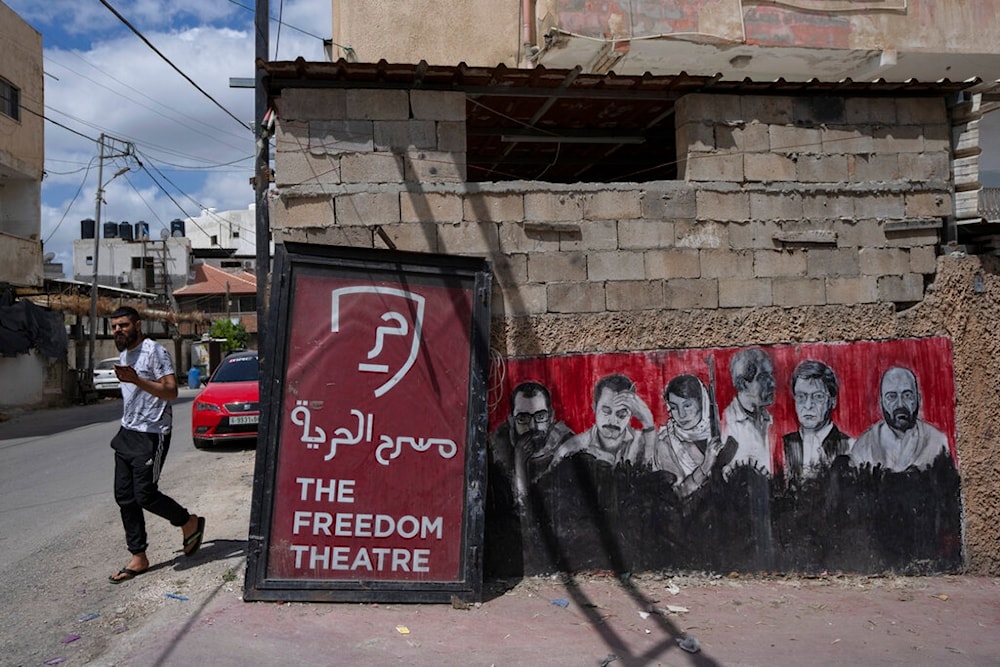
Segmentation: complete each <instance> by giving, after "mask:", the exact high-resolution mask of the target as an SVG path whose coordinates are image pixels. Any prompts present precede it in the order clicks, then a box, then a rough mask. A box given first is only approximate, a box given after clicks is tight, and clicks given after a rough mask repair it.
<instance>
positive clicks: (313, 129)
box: [309, 120, 375, 155]
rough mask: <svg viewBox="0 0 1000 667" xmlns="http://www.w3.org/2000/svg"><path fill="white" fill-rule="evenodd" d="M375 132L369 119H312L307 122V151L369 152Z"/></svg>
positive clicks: (372, 146)
mask: <svg viewBox="0 0 1000 667" xmlns="http://www.w3.org/2000/svg"><path fill="white" fill-rule="evenodd" d="M374 145H375V134H374V129H373V128H372V124H371V122H370V121H363V120H331V121H319V120H314V121H311V122H310V123H309V152H310V153H312V154H313V155H341V154H343V153H370V152H371V151H372V150H374Z"/></svg>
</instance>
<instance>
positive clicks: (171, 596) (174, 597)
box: [164, 593, 191, 602]
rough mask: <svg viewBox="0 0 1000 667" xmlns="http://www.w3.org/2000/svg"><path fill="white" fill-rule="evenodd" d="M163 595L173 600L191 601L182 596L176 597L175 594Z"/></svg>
mask: <svg viewBox="0 0 1000 667" xmlns="http://www.w3.org/2000/svg"><path fill="white" fill-rule="evenodd" d="M164 595H166V596H167V597H168V598H173V599H175V600H183V601H185V602H186V601H188V600H190V599H191V598H189V597H187V596H184V595H178V594H177V593H164Z"/></svg>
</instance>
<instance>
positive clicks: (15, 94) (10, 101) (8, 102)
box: [0, 79, 21, 121]
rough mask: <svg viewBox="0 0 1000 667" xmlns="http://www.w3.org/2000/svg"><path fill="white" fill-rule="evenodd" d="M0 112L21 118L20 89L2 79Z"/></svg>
mask: <svg viewBox="0 0 1000 667" xmlns="http://www.w3.org/2000/svg"><path fill="white" fill-rule="evenodd" d="M0 113H3V114H4V115H5V116H10V117H11V118H13V119H14V120H18V121H19V120H21V91H20V90H19V89H18V88H16V87H15V86H13V85H12V84H11V83H10V82H8V81H5V80H4V79H0Z"/></svg>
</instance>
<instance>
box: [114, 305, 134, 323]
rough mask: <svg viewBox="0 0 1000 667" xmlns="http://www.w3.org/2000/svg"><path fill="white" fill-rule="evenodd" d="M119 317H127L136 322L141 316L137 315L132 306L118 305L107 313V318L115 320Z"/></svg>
mask: <svg viewBox="0 0 1000 667" xmlns="http://www.w3.org/2000/svg"><path fill="white" fill-rule="evenodd" d="M119 317H127V318H129V319H130V320H132V321H133V322H138V321H139V320H141V319H142V318H141V317H140V316H139V311H138V310H136V309H135V308H133V307H132V306H119V307H118V308H117V309H116V310H115V312H113V313H111V314H110V315H108V319H109V320H116V319H118V318H119Z"/></svg>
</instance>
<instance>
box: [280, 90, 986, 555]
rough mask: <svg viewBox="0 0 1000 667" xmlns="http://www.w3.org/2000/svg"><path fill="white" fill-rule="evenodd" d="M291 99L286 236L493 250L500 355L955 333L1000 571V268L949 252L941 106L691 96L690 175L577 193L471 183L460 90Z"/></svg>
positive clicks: (683, 127) (972, 532)
mask: <svg viewBox="0 0 1000 667" xmlns="http://www.w3.org/2000/svg"><path fill="white" fill-rule="evenodd" d="M276 104H277V108H278V121H277V136H276V151H275V172H276V182H277V186H278V187H277V190H276V192H275V195H274V196H273V198H272V201H271V209H270V213H271V223H272V226H273V230H274V238H275V241H276V242H282V241H285V240H295V241H302V242H312V243H326V244H338V245H350V246H360V247H387V244H386V242H385V240H384V238H385V239H388V240H389V243H391V244H392V245H393V246H395V247H396V248H399V249H401V250H409V251H417V252H437V253H453V254H465V255H477V256H484V257H488V258H489V259H490V260H491V261H492V262H493V267H494V272H495V275H494V291H493V314H494V320H493V327H492V337H491V345H492V346H493V347H494V348H495V349H496V350H497V351H498V352H500V354H501V355H505V356H513V355H539V354H555V353H566V352H598V351H631V350H649V349H673V348H691V347H712V346H729V345H738V346H745V345H764V344H772V343H786V342H798V341H838V340H843V341H851V340H865V339H879V338H893V337H904V336H923V335H945V336H950V337H951V338H952V340H953V343H954V362H955V369H954V372H955V383H956V391H957V395H958V404H957V406H956V412H957V415H956V416H957V428H958V449H959V458H960V462H961V466H962V476H963V506H964V512H965V519H966V534H965V539H966V560H967V563H968V564H969V569H970V571H974V572H981V573H992V574H1000V528H998V526H1000V521H997V519H998V510H997V507H998V506H1000V505H998V504H997V502H996V496H997V492H996V491H995V489H1000V464H998V463H997V458H996V456H995V454H994V453H993V452H995V449H996V444H997V442H996V433H995V429H994V426H993V421H994V416H995V415H996V414H997V413H998V412H1000V398H998V394H997V392H992V391H991V392H987V393H986V394H984V392H983V391H982V388H983V387H984V386H992V387H995V386H996V385H995V380H996V375H997V373H998V371H997V370H996V369H997V368H1000V343H997V342H996V339H997V337H996V336H991V335H989V334H988V333H987V332H988V331H989V327H990V324H989V322H994V323H995V322H996V321H997V319H996V318H997V317H1000V278H998V274H1000V271H998V270H997V267H996V261H994V259H992V258H982V259H981V258H975V257H964V256H959V255H949V256H939V249H940V247H941V246H940V243H941V230H942V228H943V220H944V218H945V217H947V216H948V215H950V213H951V210H952V196H953V188H952V183H951V178H950V160H951V147H950V140H949V137H950V130H949V120H948V112H947V109H946V106H945V104H944V101H943V100H940V99H929V98H838V97H830V98H822V99H815V98H808V97H790V96H789V97H773V96H747V97H740V96H728V95H707V94H700V95H691V96H688V97H685V98H683V99H681V100H680V101H679V102H678V103H677V105H676V127H677V136H678V145H679V152H678V155H677V156H676V157H677V159H678V160H679V162H680V178H679V179H678V180H677V181H669V182H652V183H631V184H630V183H615V184H606V183H596V184H574V185H556V184H550V183H541V182H504V183H467V182H466V181H465V164H466V162H465V121H464V119H465V104H466V102H465V97H464V95H463V94H462V93H451V92H434V91H401V90H320V89H286V90H285V91H284V92H283V94H282V97H281V98H280V99H279V100H277V101H276ZM379 231H380V232H381V233H379ZM383 235H384V238H383ZM984 374H985V375H984ZM990 382H993V384H989V383H990Z"/></svg>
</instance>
